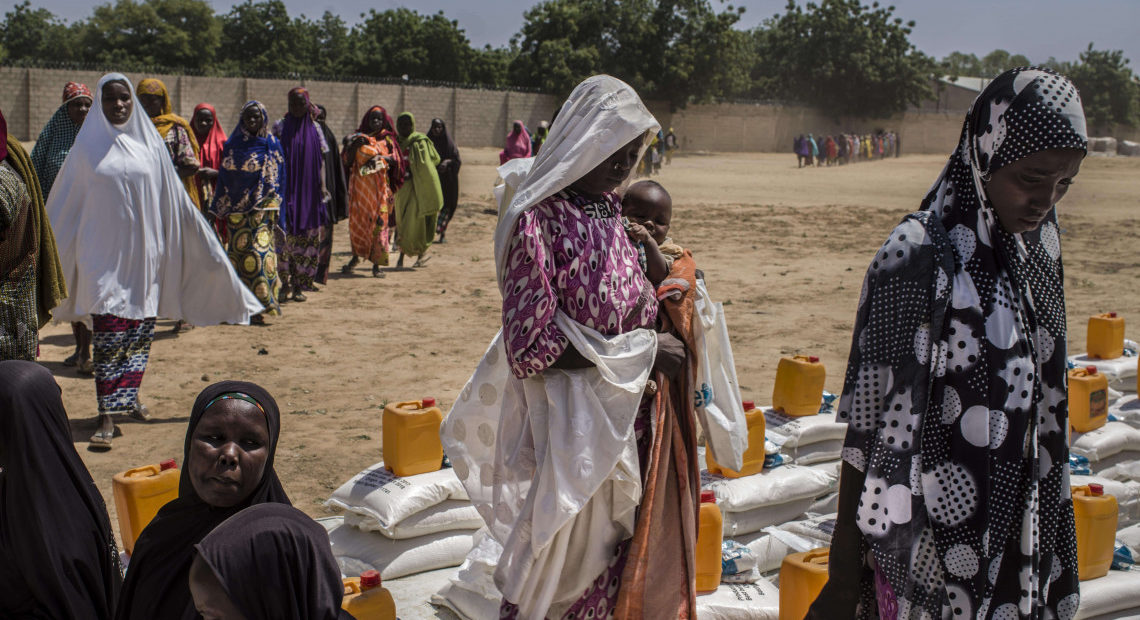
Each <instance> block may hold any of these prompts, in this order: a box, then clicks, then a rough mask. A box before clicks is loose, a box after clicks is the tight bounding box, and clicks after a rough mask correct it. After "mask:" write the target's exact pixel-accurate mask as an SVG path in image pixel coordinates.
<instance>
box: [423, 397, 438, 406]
mask: <svg viewBox="0 0 1140 620" xmlns="http://www.w3.org/2000/svg"><path fill="white" fill-rule="evenodd" d="M421 402H422V403H423V404H424V409H427V408H428V407H434V406H435V399H434V398H432V397H431V396H428V397H427V398H425V399H423V400H422V401H421Z"/></svg>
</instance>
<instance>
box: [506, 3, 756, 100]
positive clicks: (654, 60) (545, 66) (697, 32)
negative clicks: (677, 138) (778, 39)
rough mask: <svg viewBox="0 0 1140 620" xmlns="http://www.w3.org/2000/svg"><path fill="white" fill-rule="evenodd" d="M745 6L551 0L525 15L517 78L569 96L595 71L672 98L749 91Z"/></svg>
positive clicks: (649, 94)
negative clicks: (741, 26)
mask: <svg viewBox="0 0 1140 620" xmlns="http://www.w3.org/2000/svg"><path fill="white" fill-rule="evenodd" d="M742 11H743V9H735V8H733V7H732V6H731V5H729V7H728V8H727V10H725V11H722V12H717V11H716V10H714V8H713V6H712V4H711V3H710V2H708V1H707V0H626V1H623V2H618V1H616V0H548V1H546V2H543V3H540V4H538V5H536V6H534V7H533V8H531V9H530V10H529V11H527V12H526V13H525V15H524V17H525V22H524V24H523V28H522V30H521V31H520V32H519V33H518V34H517V35H516V36H515V38H514V40H513V42H512V43H513V44H515V45H517V46H518V48H519V52H518V55H517V56H516V57H515V59H514V61H513V62H512V63H511V80H512V82H513V83H515V84H519V85H525V86H533V87H536V88H540V89H542V90H545V91H547V92H553V93H556V94H560V95H565V94H567V93H569V91H570V90H571V89H572V88H573V87H574V86H575V85H576V84H577V83H578V82H580V81H581V80H582V79H584V78H586V77H588V76H590V75H593V74H595V73H609V74H612V75H614V76H616V77H619V78H621V79H623V80H625V81H626V82H628V83H629V84H630V85H631V86H633V87H634V88H635V89H637V90H638V92H640V93H641V94H642V96H645V97H652V98H662V99H667V100H669V101H670V102H671V103H673V104H674V105H684V104H685V103H687V102H689V101H699V100H707V99H711V98H715V97H719V96H737V95H739V94H743V93H745V92H747V90H748V87H749V81H748V76H747V68H748V66H749V65H748V62H747V56H746V55H745V53H744V52H745V50H746V49H747V47H748V46H747V43H748V37H747V36H746V35H745V34H743V33H740V32H738V31H736V30H734V29H733V26H734V25H735V24H736V23H737V21H739V19H740V14H741V12H742Z"/></svg>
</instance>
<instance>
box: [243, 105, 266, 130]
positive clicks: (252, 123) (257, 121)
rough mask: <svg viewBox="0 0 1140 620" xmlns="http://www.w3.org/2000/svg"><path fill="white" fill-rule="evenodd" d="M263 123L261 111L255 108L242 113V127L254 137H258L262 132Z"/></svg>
mask: <svg viewBox="0 0 1140 620" xmlns="http://www.w3.org/2000/svg"><path fill="white" fill-rule="evenodd" d="M263 123H264V121H263V119H262V118H261V110H259V109H258V108H257V107H255V106H250V107H248V108H246V109H245V111H243V112H242V113H241V126H242V127H244V128H245V130H246V131H247V132H249V134H250V135H252V136H256V135H257V132H259V131H261V126H262V124H263Z"/></svg>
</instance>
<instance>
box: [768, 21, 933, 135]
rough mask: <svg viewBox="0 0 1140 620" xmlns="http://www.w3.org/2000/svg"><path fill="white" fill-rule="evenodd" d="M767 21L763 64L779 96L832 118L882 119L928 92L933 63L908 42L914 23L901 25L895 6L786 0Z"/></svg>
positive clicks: (919, 99)
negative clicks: (780, 10) (802, 4)
mask: <svg viewBox="0 0 1140 620" xmlns="http://www.w3.org/2000/svg"><path fill="white" fill-rule="evenodd" d="M765 25H766V27H767V29H768V33H767V35H766V41H765V44H766V47H765V50H764V62H765V63H766V65H767V66H768V67H769V68H770V69H769V80H770V83H771V84H773V85H774V87H775V88H777V89H778V90H777V94H778V96H780V97H782V98H785V99H788V100H792V101H798V102H801V103H805V104H809V105H813V106H816V107H817V108H819V109H821V110H823V111H825V112H827V113H830V114H832V115H835V116H848V115H849V116H859V117H881V116H888V115H890V114H894V113H898V112H902V111H903V110H905V109H906V107H907V105H908V104H917V103H919V102H920V101H921V100H922V99H923V98H925V97H926V96H928V95H929V93H930V86H929V85H930V81H931V78H932V77H933V75H934V74H935V73H936V72H937V71H936V69H937V68H936V66H935V63H934V62H933V61H932V60H931V59H930V58H928V57H927V56H926V55H924V54H923V53H921V52H919V51H918V50H917V49H915V47H914V45H912V44H911V42H910V39H909V37H910V33H911V30H912V29H913V28H914V22H907V23H903V20H902V19H901V18H898V17H895V16H894V7H891V6H888V7H880V6H879V3H878V2H874V3H872V4H871V6H863V5H861V4H860V3H859V0H822V2H820V3H819V4H816V3H811V2H809V3H808V4H807V5H806V7H804V8H801V7H800V6H799V5H797V4H796V3H795V0H789V2H788V5H787V10H786V11H785V12H784V14H783V15H777V16H775V17H773V18H772V19H769V20H767V22H765Z"/></svg>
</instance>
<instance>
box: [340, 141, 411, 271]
mask: <svg viewBox="0 0 1140 620" xmlns="http://www.w3.org/2000/svg"><path fill="white" fill-rule="evenodd" d="M365 137H367V138H368V143H367V144H365V145H363V146H361V147H360V148H358V149H356V157H355V160H354V161H351V162H346V163H347V164H348V232H349V237H350V238H351V240H352V253H353V255H354V256H360V257H362V258H366V259H368V260H370V261H372V263H373V264H375V265H387V264H388V252H389V251H390V250H391V242H390V241H389V239H388V214H389V213H390V212H391V210H392V203H393V200H392V197H393V192H392V189H391V187H390V186H389V185H388V167H387V164H386V163H385V161H384V159H383V158H384V157H392V156H398V155H397V153H396V149H398V148H399V147H398V146H396V145H395V144H393V143H392V141H391V140H390V139H388V138H381V139H377V138H374V137H371V136H365ZM350 139H351V138H350Z"/></svg>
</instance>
